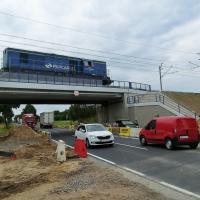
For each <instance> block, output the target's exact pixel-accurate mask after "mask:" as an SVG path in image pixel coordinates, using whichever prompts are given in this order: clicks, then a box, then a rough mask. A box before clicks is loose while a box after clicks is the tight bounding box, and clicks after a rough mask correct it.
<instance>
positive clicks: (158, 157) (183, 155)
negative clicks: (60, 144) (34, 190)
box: [48, 129, 200, 195]
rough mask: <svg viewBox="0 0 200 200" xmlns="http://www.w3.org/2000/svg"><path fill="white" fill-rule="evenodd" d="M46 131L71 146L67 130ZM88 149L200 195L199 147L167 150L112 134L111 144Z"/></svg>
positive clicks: (71, 136) (95, 153) (72, 141)
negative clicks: (112, 143)
mask: <svg viewBox="0 0 200 200" xmlns="http://www.w3.org/2000/svg"><path fill="white" fill-rule="evenodd" d="M48 131H49V132H51V134H52V138H53V139H55V140H59V139H62V140H64V141H65V142H66V144H68V145H71V146H73V144H74V137H73V135H72V134H71V133H70V132H69V131H68V130H67V129H49V130H48ZM88 152H89V153H92V154H94V155H96V156H99V157H102V158H104V159H107V160H109V161H112V162H115V163H116V164H118V165H121V166H124V167H128V168H130V169H133V170H136V171H138V172H141V173H143V174H145V175H146V176H149V177H153V178H156V179H157V180H159V181H163V182H166V183H168V184H172V185H175V186H177V187H180V188H183V189H185V190H189V191H191V192H193V193H196V194H198V195H200V148H198V149H196V150H192V149H190V148H189V147H187V146H185V147H183V146H182V147H178V148H176V149H175V150H173V151H169V150H166V149H165V147H164V146H161V145H151V146H146V147H142V146H140V144H139V141H138V139H130V138H122V137H115V145H114V146H113V147H96V148H91V149H89V150H88Z"/></svg>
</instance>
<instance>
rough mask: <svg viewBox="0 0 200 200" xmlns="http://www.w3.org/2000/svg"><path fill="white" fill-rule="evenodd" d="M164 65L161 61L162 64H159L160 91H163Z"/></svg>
mask: <svg viewBox="0 0 200 200" xmlns="http://www.w3.org/2000/svg"><path fill="white" fill-rule="evenodd" d="M162 65H163V63H161V64H160V66H159V76H160V91H161V92H162Z"/></svg>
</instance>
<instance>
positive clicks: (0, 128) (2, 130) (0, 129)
mask: <svg viewBox="0 0 200 200" xmlns="http://www.w3.org/2000/svg"><path fill="white" fill-rule="evenodd" d="M8 131H9V129H8V128H6V127H5V125H4V124H0V136H4V135H7V134H8Z"/></svg>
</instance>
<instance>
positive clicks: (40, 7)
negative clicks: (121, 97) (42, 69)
mask: <svg viewBox="0 0 200 200" xmlns="http://www.w3.org/2000/svg"><path fill="white" fill-rule="evenodd" d="M199 10H200V1H199V0H176V1H174V0H151V1H149V0H143V1H141V0H123V1H119V0H109V1H106V0H87V1H83V0H73V1H70V0H57V1H54V0H32V1H26V0H15V1H13V0H1V1H0V57H2V56H1V55H2V51H3V49H5V48H6V47H15V48H21V49H27V50H35V51H42V52H48V53H56V54H62V55H68V56H75V57H82V58H88V59H97V60H102V61H106V62H107V67H108V70H109V75H110V76H111V78H112V79H114V80H126V81H133V82H141V83H147V84H151V85H152V88H153V89H155V90H159V87H160V85H159V73H158V67H159V65H160V64H161V63H163V69H162V74H164V76H163V89H164V90H171V91H187V92H200V88H199V84H200V80H199V79H200V60H199V59H200V29H199V27H200V12H199ZM11 36H12V37H11ZM13 36H17V37H13ZM22 38H29V39H35V40H40V41H43V42H36V41H32V40H27V39H26V40H25V39H22ZM44 41H45V42H53V43H57V45H55V44H54V45H53V44H48V43H44ZM23 106H24V105H23ZM23 106H22V107H21V109H22V108H23ZM36 107H37V108H38V112H42V111H47V110H50V111H51V110H52V109H53V110H54V108H56V109H59V110H64V109H65V108H66V107H67V105H51V106H49V105H37V106H36ZM21 109H18V111H16V112H20V111H21Z"/></svg>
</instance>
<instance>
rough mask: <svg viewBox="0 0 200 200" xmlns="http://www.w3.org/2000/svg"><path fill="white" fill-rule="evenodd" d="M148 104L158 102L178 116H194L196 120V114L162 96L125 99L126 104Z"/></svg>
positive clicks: (139, 96)
mask: <svg viewBox="0 0 200 200" xmlns="http://www.w3.org/2000/svg"><path fill="white" fill-rule="evenodd" d="M149 102H159V103H162V104H164V105H166V106H168V107H170V108H171V109H173V110H174V111H176V112H178V113H179V114H182V115H190V116H194V117H195V118H198V115H197V113H196V112H193V111H191V110H190V109H189V108H186V107H185V106H182V105H180V104H178V103H176V102H175V101H173V100H172V99H170V98H169V97H167V96H165V95H162V94H144V95H135V96H129V97H128V98H127V103H128V104H137V103H149Z"/></svg>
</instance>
